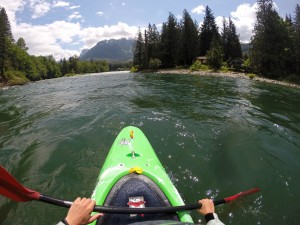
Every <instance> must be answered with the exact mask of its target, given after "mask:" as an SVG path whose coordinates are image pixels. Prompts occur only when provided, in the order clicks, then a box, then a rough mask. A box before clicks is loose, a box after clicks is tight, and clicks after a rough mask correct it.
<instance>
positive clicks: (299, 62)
mask: <svg viewBox="0 0 300 225" xmlns="http://www.w3.org/2000/svg"><path fill="white" fill-rule="evenodd" d="M293 24H294V38H293V39H294V40H293V41H294V52H295V64H296V73H297V74H298V75H299V76H300V6H299V4H297V5H296V10H295V19H294V23H293Z"/></svg>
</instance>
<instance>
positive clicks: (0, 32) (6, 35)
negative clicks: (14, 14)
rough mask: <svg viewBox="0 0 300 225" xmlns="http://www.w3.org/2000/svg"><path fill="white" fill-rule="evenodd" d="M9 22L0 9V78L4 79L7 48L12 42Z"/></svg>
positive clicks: (3, 11)
mask: <svg viewBox="0 0 300 225" xmlns="http://www.w3.org/2000/svg"><path fill="white" fill-rule="evenodd" d="M13 41H14V39H13V36H12V33H11V28H10V22H9V20H8V17H7V14H6V11H5V9H4V8H1V7H0V77H1V78H2V79H5V76H4V71H5V63H6V61H7V57H8V46H9V44H10V42H13Z"/></svg>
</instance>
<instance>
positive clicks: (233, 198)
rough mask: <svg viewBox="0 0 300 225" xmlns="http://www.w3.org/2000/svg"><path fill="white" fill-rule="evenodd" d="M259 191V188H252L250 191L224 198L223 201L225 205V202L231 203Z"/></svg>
mask: <svg viewBox="0 0 300 225" xmlns="http://www.w3.org/2000/svg"><path fill="white" fill-rule="evenodd" d="M259 191H260V189H259V188H252V189H250V190H248V191H243V192H240V193H238V194H236V195H233V196H230V197H228V198H224V200H225V202H226V203H227V202H232V201H234V200H236V199H237V198H239V197H241V196H245V195H251V194H254V193H256V192H259Z"/></svg>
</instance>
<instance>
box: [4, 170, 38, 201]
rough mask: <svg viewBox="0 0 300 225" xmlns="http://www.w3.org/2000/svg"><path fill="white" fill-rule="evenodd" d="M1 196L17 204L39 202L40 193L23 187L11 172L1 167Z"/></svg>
mask: <svg viewBox="0 0 300 225" xmlns="http://www.w3.org/2000/svg"><path fill="white" fill-rule="evenodd" d="M0 194H1V195H4V196H6V197H8V198H10V199H12V200H14V201H17V202H28V201H32V200H38V199H39V198H40V195H41V194H40V193H38V192H36V191H33V190H30V189H28V188H26V187H24V186H22V185H21V184H20V183H19V182H18V181H17V180H16V179H15V178H14V177H13V176H12V175H11V174H10V173H9V172H7V171H6V169H4V168H3V167H2V166H0Z"/></svg>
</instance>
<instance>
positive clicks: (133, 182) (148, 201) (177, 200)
mask: <svg viewBox="0 0 300 225" xmlns="http://www.w3.org/2000/svg"><path fill="white" fill-rule="evenodd" d="M92 199H94V200H95V201H96V204H97V205H103V206H109V207H120V208H124V207H127V208H129V207H130V208H132V207H133V208H144V207H146V208H147V207H169V206H179V205H184V202H183V200H182V198H181V196H180V194H179V193H178V191H177V189H176V188H175V186H174V184H173V183H172V181H171V180H170V178H169V176H168V174H167V173H166V171H165V169H164V167H163V166H162V164H161V162H160V161H159V159H158V158H157V156H156V154H155V152H154V150H153V148H152V146H151V144H150V143H149V141H148V139H147V138H146V136H145V135H144V134H143V132H142V131H141V130H140V129H139V128H137V127H133V126H129V127H126V128H124V129H123V130H122V131H121V132H120V133H119V135H118V136H117V138H116V139H115V141H114V143H113V145H112V147H111V149H110V151H109V153H108V155H107V157H106V160H105V162H104V164H103V166H102V169H101V171H100V174H99V177H98V180H97V184H96V187H95V189H94V192H93V194H92ZM157 220H175V221H181V222H190V223H193V220H192V218H191V216H190V215H189V213H188V212H187V211H181V212H177V213H173V214H172V213H165V214H164V213H157V214H141V215H139V214H112V213H105V215H104V216H103V217H102V218H100V219H98V221H95V222H93V223H92V224H93V225H96V224H97V225H100V224H105V225H109V224H114V225H117V224H130V223H136V222H143V221H157Z"/></svg>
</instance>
